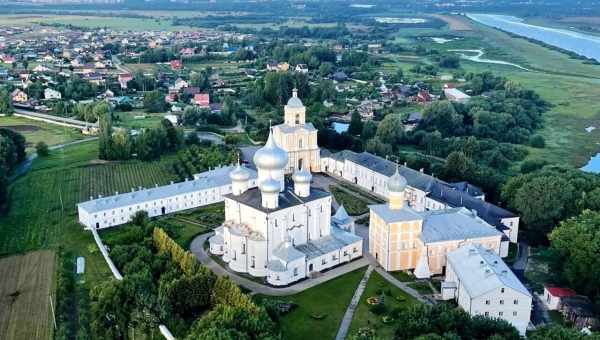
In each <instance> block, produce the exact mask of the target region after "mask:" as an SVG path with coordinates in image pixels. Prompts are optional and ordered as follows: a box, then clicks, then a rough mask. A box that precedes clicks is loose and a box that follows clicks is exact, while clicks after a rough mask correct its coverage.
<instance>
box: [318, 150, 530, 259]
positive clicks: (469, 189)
mask: <svg viewBox="0 0 600 340" xmlns="http://www.w3.org/2000/svg"><path fill="white" fill-rule="evenodd" d="M395 170H396V163H394V162H391V161H389V160H387V159H384V158H381V157H378V156H376V155H373V154H371V153H368V152H362V153H356V152H353V151H349V150H346V151H341V152H338V153H336V154H331V153H329V152H327V151H326V150H324V151H323V152H322V154H321V171H323V172H325V173H327V174H330V175H332V176H334V177H341V178H343V179H344V180H346V181H349V182H352V183H354V184H356V185H358V186H360V187H361V188H363V189H365V190H367V191H369V192H372V193H374V194H376V195H379V196H381V197H384V198H387V197H388V196H389V192H388V189H387V182H388V181H389V179H390V177H391V176H392V175H393V174H394V172H395ZM399 172H400V175H402V176H403V177H404V178H405V179H406V181H407V187H406V190H405V193H404V195H405V199H406V201H407V202H408V204H409V205H410V207H411V208H412V209H414V210H416V211H419V212H422V211H428V210H442V209H448V208H466V209H468V210H470V211H473V212H475V213H477V216H478V217H480V218H481V219H483V220H485V221H486V222H487V223H489V224H491V225H493V226H495V227H496V228H497V229H498V230H500V231H501V232H502V233H503V234H504V237H503V243H504V244H503V248H506V251H508V241H510V242H512V243H516V242H517V237H518V233H519V216H517V215H515V214H513V213H511V212H510V211H507V210H505V209H503V208H501V207H498V206H496V205H494V204H491V203H489V202H486V201H485V195H484V194H483V192H482V191H481V189H479V188H477V187H476V186H473V185H471V184H469V183H467V182H458V183H448V182H445V181H443V180H440V179H438V178H435V177H433V176H431V175H428V174H426V173H423V172H422V171H418V170H414V169H411V168H409V167H406V166H400V167H399Z"/></svg>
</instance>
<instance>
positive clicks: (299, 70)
mask: <svg viewBox="0 0 600 340" xmlns="http://www.w3.org/2000/svg"><path fill="white" fill-rule="evenodd" d="M294 71H296V72H297V73H301V74H308V65H306V64H298V65H296V68H295V69H294Z"/></svg>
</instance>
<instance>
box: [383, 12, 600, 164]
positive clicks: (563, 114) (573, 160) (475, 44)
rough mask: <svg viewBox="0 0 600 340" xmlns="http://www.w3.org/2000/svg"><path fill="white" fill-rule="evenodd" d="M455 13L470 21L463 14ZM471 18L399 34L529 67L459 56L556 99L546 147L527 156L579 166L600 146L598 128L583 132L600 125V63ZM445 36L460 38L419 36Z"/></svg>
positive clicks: (398, 62)
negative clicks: (464, 27) (460, 25)
mask: <svg viewBox="0 0 600 340" xmlns="http://www.w3.org/2000/svg"><path fill="white" fill-rule="evenodd" d="M456 18H457V20H458V19H460V20H463V21H468V20H467V19H466V18H463V17H456ZM468 23H469V24H470V26H471V28H472V31H452V30H450V29H448V28H444V29H440V30H429V31H428V32H422V33H419V34H416V32H406V31H405V30H401V31H399V32H398V35H397V37H396V39H406V40H408V41H418V42H419V44H421V45H424V46H425V47H427V48H432V49H437V50H441V51H444V50H446V51H447V50H452V49H483V50H484V52H485V54H484V56H483V58H487V59H496V60H503V61H507V62H512V63H516V64H519V65H522V66H524V67H526V68H528V69H530V70H531V71H523V70H519V69H517V68H515V67H513V66H505V65H497V64H486V63H476V62H471V61H467V60H462V61H461V64H462V68H463V69H464V70H465V71H467V72H485V71H491V72H492V73H494V74H496V75H501V76H504V77H507V78H508V79H511V80H514V81H517V82H518V83H520V84H522V85H523V86H525V87H526V88H529V89H532V90H535V91H536V92H537V93H539V94H540V95H541V96H542V98H543V99H544V100H546V101H548V102H549V103H551V104H552V107H551V108H550V110H549V111H548V112H546V113H545V116H544V118H545V121H544V126H543V128H542V129H541V130H539V132H538V133H540V134H541V135H542V136H543V137H544V138H545V139H546V147H545V148H543V149H534V148H530V149H529V151H530V154H529V156H528V157H527V158H526V159H527V160H529V159H544V160H546V161H548V162H552V163H564V164H568V165H571V166H575V167H580V166H582V165H584V164H585V163H586V162H587V161H588V160H589V158H590V157H591V156H592V155H594V154H595V153H597V152H598V151H600V144H599V143H600V130H595V131H593V132H591V133H588V132H587V131H585V128H586V127H589V126H595V127H597V128H600V102H598V100H596V98H598V97H599V96H600V86H599V85H600V66H597V65H589V64H584V63H583V62H582V61H581V60H576V59H572V58H570V57H569V56H568V55H566V54H563V53H560V52H557V51H554V50H551V49H548V48H546V47H543V46H540V45H538V44H535V43H532V42H529V41H527V40H525V39H521V38H516V37H514V36H511V35H508V34H506V33H503V32H501V31H498V30H495V29H492V28H489V27H486V26H483V25H481V24H478V23H475V22H471V21H468ZM431 31H434V32H431ZM436 32H437V33H436ZM447 35H449V36H453V37H456V38H458V39H456V40H453V41H451V42H447V43H444V44H437V43H435V42H433V41H432V40H431V39H427V38H419V37H431V36H447ZM391 59H392V60H394V62H393V63H386V64H385V65H384V69H385V70H386V71H387V72H393V70H394V69H395V68H397V67H402V68H404V70H405V73H406V70H407V69H408V68H410V67H411V66H412V65H414V64H416V63H419V62H427V59H426V58H420V59H416V60H414V61H413V59H410V58H406V57H405V56H404V57H403V56H398V55H395V56H392V58H391ZM518 166H519V164H515V167H518Z"/></svg>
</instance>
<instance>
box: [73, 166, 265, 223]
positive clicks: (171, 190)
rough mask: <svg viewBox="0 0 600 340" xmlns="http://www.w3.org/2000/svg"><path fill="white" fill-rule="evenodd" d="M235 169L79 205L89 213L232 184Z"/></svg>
mask: <svg viewBox="0 0 600 340" xmlns="http://www.w3.org/2000/svg"><path fill="white" fill-rule="evenodd" d="M233 169H234V167H233V166H225V167H221V168H216V169H214V170H209V171H205V172H203V173H200V174H198V175H195V177H196V179H194V180H191V181H185V182H179V183H174V184H168V185H163V186H157V187H154V188H148V189H142V190H138V191H133V192H128V193H123V194H118V195H113V196H108V197H102V198H97V199H92V200H89V201H85V202H82V203H79V204H77V206H78V207H79V208H82V209H84V210H85V211H86V212H88V213H95V212H99V211H104V210H111V209H115V208H119V207H125V206H130V205H135V204H142V203H144V202H148V201H153V200H160V199H168V198H170V197H173V196H176V195H183V194H189V193H193V192H196V191H200V190H205V189H211V188H216V187H221V186H224V185H227V184H231V179H230V178H229V173H230V172H231V171H232V170H233ZM248 172H250V178H251V179H255V178H256V177H257V174H256V171H254V170H252V169H248Z"/></svg>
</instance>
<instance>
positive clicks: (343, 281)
mask: <svg viewBox="0 0 600 340" xmlns="http://www.w3.org/2000/svg"><path fill="white" fill-rule="evenodd" d="M365 270H366V268H361V269H357V270H355V271H353V272H350V273H348V274H346V275H343V276H340V277H338V278H335V279H333V280H330V281H327V282H325V283H323V284H320V285H318V286H316V287H313V288H310V289H308V290H305V291H303V292H302V293H299V294H295V295H291V296H286V297H281V298H279V297H265V296H259V297H257V298H259V299H264V298H267V299H275V300H285V301H293V302H294V303H296V304H298V307H297V308H296V309H294V310H293V311H292V312H290V313H289V314H287V315H284V316H283V317H282V318H281V322H280V325H281V329H282V332H283V337H284V339H286V340H304V339H315V340H316V339H319V340H321V339H323V340H330V339H334V338H335V335H336V334H337V331H338V329H339V326H340V322H341V321H342V317H343V316H344V313H345V312H346V308H347V307H348V305H349V304H350V300H352V296H353V295H354V291H355V290H356V287H357V286H358V283H359V282H360V280H361V279H362V277H363V275H364V273H365ZM311 314H325V315H326V316H325V318H323V319H320V320H317V319H314V318H312V317H311Z"/></svg>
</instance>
